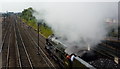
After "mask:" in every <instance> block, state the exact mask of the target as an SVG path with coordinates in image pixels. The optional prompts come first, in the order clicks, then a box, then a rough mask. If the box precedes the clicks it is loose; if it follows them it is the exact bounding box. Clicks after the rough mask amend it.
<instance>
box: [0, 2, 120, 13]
mask: <svg viewBox="0 0 120 69" xmlns="http://www.w3.org/2000/svg"><path fill="white" fill-rule="evenodd" d="M118 1H119V0H0V12H5V11H13V12H19V11H22V10H23V9H24V8H28V7H30V6H31V7H32V6H36V5H38V3H42V2H118ZM38 6H39V5H38Z"/></svg>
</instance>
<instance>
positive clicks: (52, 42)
mask: <svg viewBox="0 0 120 69" xmlns="http://www.w3.org/2000/svg"><path fill="white" fill-rule="evenodd" d="M66 48H67V47H66V46H65V45H64V44H63V43H62V42H60V41H59V40H57V38H56V37H55V36H54V35H51V36H49V37H48V38H47V39H46V45H45V49H46V51H47V52H48V53H49V55H50V57H51V58H53V59H54V61H55V62H56V63H58V64H59V66H60V67H61V68H62V69H72V68H78V69H81V68H84V69H96V68H95V67H94V66H92V65H90V64H89V63H87V62H86V61H84V60H83V59H81V58H80V57H79V56H76V55H75V54H74V53H72V54H68V53H66V52H65V49H66ZM71 55H75V57H74V60H73V61H71V60H70V59H68V58H67V56H71Z"/></svg>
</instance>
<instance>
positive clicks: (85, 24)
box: [34, 2, 118, 47]
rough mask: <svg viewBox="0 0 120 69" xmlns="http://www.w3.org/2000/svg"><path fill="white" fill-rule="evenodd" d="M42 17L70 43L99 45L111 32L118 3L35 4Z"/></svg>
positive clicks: (37, 15)
mask: <svg viewBox="0 0 120 69" xmlns="http://www.w3.org/2000/svg"><path fill="white" fill-rule="evenodd" d="M34 9H35V10H37V11H38V13H39V14H38V13H37V14H36V13H35V14H34V15H35V16H36V18H37V19H38V20H41V19H44V20H45V21H46V23H47V24H48V25H49V26H50V27H52V30H53V31H54V33H55V35H57V36H60V37H62V38H61V39H60V40H61V41H62V42H64V43H65V44H66V46H68V47H69V46H79V47H84V46H86V45H87V44H89V45H90V46H95V45H96V44H98V43H99V42H100V41H101V40H102V39H104V38H105V37H106V34H107V31H108V30H107V29H106V28H107V24H106V19H107V18H113V19H117V15H118V14H117V3H113V2H93V3H92V2H88V3H87V2H72V3H71V2H65V3H63V2H61V3H60V2H58V3H55V2H54V3H42V4H41V7H35V8H34Z"/></svg>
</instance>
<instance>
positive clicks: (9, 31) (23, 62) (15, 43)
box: [2, 16, 33, 69]
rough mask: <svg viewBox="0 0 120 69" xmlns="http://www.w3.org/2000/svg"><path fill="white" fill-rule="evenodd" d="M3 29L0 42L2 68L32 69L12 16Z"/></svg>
mask: <svg viewBox="0 0 120 69" xmlns="http://www.w3.org/2000/svg"><path fill="white" fill-rule="evenodd" d="M11 18H13V19H11V21H10V22H9V23H7V24H9V25H6V26H5V27H6V28H5V31H6V32H5V34H4V37H3V42H2V68H3V69H8V68H16V67H17V68H20V69H24V68H30V69H33V66H32V63H31V61H30V58H29V55H28V53H27V51H26V48H25V46H24V42H23V40H22V37H21V34H20V31H19V29H18V28H17V25H16V24H15V22H14V21H15V20H14V16H11Z"/></svg>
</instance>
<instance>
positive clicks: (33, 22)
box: [20, 7, 53, 38]
mask: <svg viewBox="0 0 120 69" xmlns="http://www.w3.org/2000/svg"><path fill="white" fill-rule="evenodd" d="M34 12H35V10H33V8H31V7H29V8H27V9H24V10H23V11H22V13H21V14H20V18H21V19H22V21H23V22H24V23H26V24H27V25H29V26H31V27H32V28H33V29H35V30H37V28H38V26H37V19H36V18H35V16H33V13H34ZM39 28H40V29H39V30H40V32H39V33H41V34H42V35H43V36H45V37H46V38H47V37H48V36H49V35H51V34H52V33H53V31H52V30H51V28H50V27H49V26H47V25H46V23H45V22H44V23H40V26H39Z"/></svg>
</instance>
